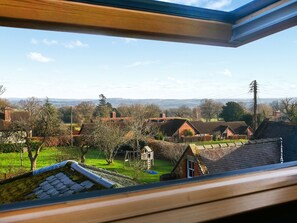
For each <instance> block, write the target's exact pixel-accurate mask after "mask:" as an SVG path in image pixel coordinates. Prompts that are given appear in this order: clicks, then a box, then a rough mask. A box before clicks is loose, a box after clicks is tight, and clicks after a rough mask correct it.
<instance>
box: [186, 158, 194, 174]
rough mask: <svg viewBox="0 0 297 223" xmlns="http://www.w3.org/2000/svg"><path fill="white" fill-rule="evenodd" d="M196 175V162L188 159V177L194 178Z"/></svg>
mask: <svg viewBox="0 0 297 223" xmlns="http://www.w3.org/2000/svg"><path fill="white" fill-rule="evenodd" d="M194 176H195V162H194V161H192V160H187V178H193V177H194Z"/></svg>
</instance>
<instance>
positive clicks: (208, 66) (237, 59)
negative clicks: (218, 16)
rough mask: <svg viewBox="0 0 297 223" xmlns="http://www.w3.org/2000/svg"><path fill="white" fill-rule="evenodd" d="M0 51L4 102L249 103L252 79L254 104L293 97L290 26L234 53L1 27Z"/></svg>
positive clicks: (225, 4)
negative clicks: (159, 100)
mask: <svg viewBox="0 0 297 223" xmlns="http://www.w3.org/2000/svg"><path fill="white" fill-rule="evenodd" d="M171 2H173V1H171ZM175 2H178V1H175ZM187 2H188V3H189V4H190V5H193V4H196V5H198V6H202V5H199V4H202V3H203V4H207V3H209V4H210V3H211V2H214V1H206V0H200V1H197V0H196V1H195V0H188V1H187ZM216 2H217V3H218V2H220V3H221V5H220V7H219V8H216V9H222V10H229V9H231V8H234V7H236V6H237V5H238V4H242V3H243V2H245V1H233V3H232V1H231V0H219V1H216ZM234 2H235V3H236V4H237V5H234ZM205 6H206V5H205ZM208 6H209V5H208ZM216 7H217V6H216ZM0 49H1V50H0V67H1V71H0V84H3V85H4V86H5V87H6V88H7V91H6V92H5V94H4V95H2V97H4V98H12V97H22V98H24V97H32V96H34V97H40V98H44V97H49V98H69V99H70V98H72V99H74V98H77V99H91V98H93V99H95V98H98V95H99V94H101V93H103V94H104V95H105V96H106V97H107V98H114V97H117V98H133V99H143V98H164V99H169V98H172V99H188V98H197V99H200V98H214V99H218V98H230V99H232V98H251V97H252V95H251V94H250V93H248V90H249V83H250V82H251V81H253V80H257V81H258V83H259V97H260V98H261V97H262V98H275V97H277V98H281V97H295V96H297V75H296V73H297V69H296V68H297V65H296V50H297V28H296V27H295V28H291V29H288V30H285V31H282V32H280V33H277V34H274V35H272V36H269V37H266V38H264V39H261V40H258V41H255V42H253V43H250V44H247V45H244V46H241V47H239V48H224V47H214V46H204V45H195V44H184V43H173V42H162V41H151V40H140V39H138V40H137V39H127V38H121V37H108V36H99V35H87V34H77V33H63V32H51V31H39V30H30V29H14V28H5V27H0Z"/></svg>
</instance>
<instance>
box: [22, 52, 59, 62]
mask: <svg viewBox="0 0 297 223" xmlns="http://www.w3.org/2000/svg"><path fill="white" fill-rule="evenodd" d="M27 57H28V58H29V59H30V60H33V61H37V62H41V63H48V62H52V61H54V60H53V59H52V58H49V57H45V56H43V55H42V54H41V53H37V52H30V53H29V54H28V55H27Z"/></svg>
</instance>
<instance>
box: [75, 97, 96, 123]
mask: <svg viewBox="0 0 297 223" xmlns="http://www.w3.org/2000/svg"><path fill="white" fill-rule="evenodd" d="M94 111H95V105H94V104H93V103H92V102H90V101H84V102H81V103H79V104H78V105H77V106H75V107H74V112H73V121H74V122H75V123H79V124H82V123H88V122H90V121H91V119H92V117H93V113H94Z"/></svg>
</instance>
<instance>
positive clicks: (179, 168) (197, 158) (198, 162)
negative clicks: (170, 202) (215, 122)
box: [172, 139, 283, 179]
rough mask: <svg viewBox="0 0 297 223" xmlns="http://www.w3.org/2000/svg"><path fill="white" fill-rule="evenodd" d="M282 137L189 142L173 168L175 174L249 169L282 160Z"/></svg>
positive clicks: (178, 176) (189, 174)
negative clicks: (204, 144)
mask: <svg viewBox="0 0 297 223" xmlns="http://www.w3.org/2000/svg"><path fill="white" fill-rule="evenodd" d="M282 159H283V158H282V151H281V141H280V139H266V140H255V141H249V142H248V143H246V144H242V143H236V144H235V143H230V144H217V145H207V146H197V145H194V144H192V145H189V146H188V147H187V148H186V150H185V151H184V153H183V154H182V156H181V158H180V159H179V161H178V162H177V164H176V165H175V167H174V168H173V170H172V175H174V176H175V177H176V178H179V179H180V178H192V177H196V176H202V175H207V174H216V173H223V172H226V171H232V170H239V169H246V168H251V167H256V166H263V165H268V164H276V163H280V162H282Z"/></svg>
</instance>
